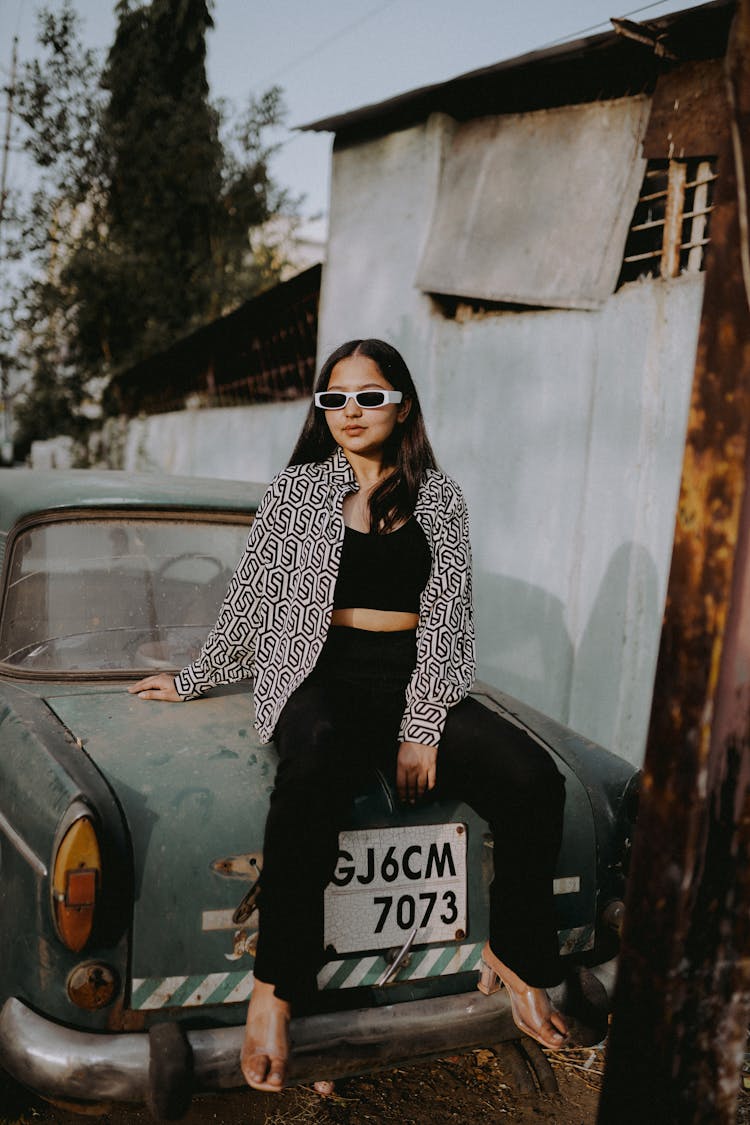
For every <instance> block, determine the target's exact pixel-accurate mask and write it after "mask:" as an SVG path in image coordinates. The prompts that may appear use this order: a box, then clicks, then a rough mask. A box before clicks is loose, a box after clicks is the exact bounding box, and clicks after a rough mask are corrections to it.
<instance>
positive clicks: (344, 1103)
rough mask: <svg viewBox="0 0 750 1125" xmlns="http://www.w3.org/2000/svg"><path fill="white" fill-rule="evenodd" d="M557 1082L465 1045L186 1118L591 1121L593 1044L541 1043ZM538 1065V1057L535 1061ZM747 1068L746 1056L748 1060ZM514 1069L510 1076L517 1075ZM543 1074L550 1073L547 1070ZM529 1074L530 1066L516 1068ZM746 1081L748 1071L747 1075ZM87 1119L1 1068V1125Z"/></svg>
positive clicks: (746, 1100)
mask: <svg viewBox="0 0 750 1125" xmlns="http://www.w3.org/2000/svg"><path fill="white" fill-rule="evenodd" d="M544 1054H545V1056H546V1058H547V1061H548V1062H549V1064H550V1065H551V1067H552V1071H553V1073H554V1075H555V1078H556V1079H557V1083H558V1085H559V1091H558V1092H557V1093H547V1094H543V1093H540V1092H538V1090H537V1091H535V1092H529V1091H527V1092H525V1093H519V1091H518V1088H517V1083H518V1080H519V1077H518V1056H517V1054H516V1055H507V1052H506V1056H505V1057H504V1056H503V1055H502V1052H501V1054H500V1057H499V1056H498V1054H497V1053H496V1052H493V1051H490V1050H479V1051H472V1052H471V1053H470V1054H468V1055H462V1056H451V1057H450V1058H445V1059H440V1060H437V1061H434V1062H429V1063H423V1064H421V1065H419V1066H415V1067H411V1068H409V1069H408V1070H402V1069H398V1070H391V1071H387V1072H384V1073H382V1074H377V1075H370V1076H368V1077H365V1078H351V1079H347V1080H346V1081H342V1082H339V1083H337V1085H336V1091H335V1093H334V1095H333V1096H332V1097H330V1098H321V1097H319V1096H318V1095H317V1094H316V1093H315V1092H314V1091H313V1090H312V1089H311V1088H308V1087H302V1086H301V1087H297V1088H295V1089H291V1090H287V1091H285V1092H284V1093H283V1094H280V1095H275V1094H258V1093H253V1092H252V1091H240V1092H236V1093H230V1094H224V1095H221V1096H213V1095H212V1096H207V1097H201V1098H197V1099H195V1101H194V1102H193V1105H192V1107H191V1109H190V1111H189V1113H188V1114H187V1116H186V1117H185V1118H184V1119H183V1120H184V1122H185V1125H373V1123H380V1122H384V1123H388V1122H394V1123H395V1122H398V1123H399V1125H456V1123H457V1122H472V1123H473V1122H482V1123H484V1122H487V1123H490V1122H501V1121H508V1122H513V1123H515V1125H543V1123H544V1122H548V1123H551V1125H594V1123H595V1122H596V1108H597V1101H598V1091H599V1088H600V1083H601V1075H602V1072H603V1068H604V1053H603V1050H602V1049H601V1048H599V1047H595V1048H588V1047H580V1048H571V1049H569V1050H565V1051H558V1052H549V1051H546V1052H544ZM541 1069H542V1071H543V1072H544V1069H545V1068H544V1065H543V1064H542V1068H541ZM748 1070H750V1060H749V1061H748ZM514 1074H515V1077H514ZM547 1074H548V1072H547ZM521 1081H522V1084H523V1083H527V1084H528V1083H529V1082H531V1083H532V1084H533V1080H532V1079H531V1076H530V1072H529V1071H528V1069H527V1070H526V1071H524V1073H523V1074H522V1075H521ZM748 1084H749V1085H750V1074H749V1075H748ZM84 1120H85V1119H84V1118H82V1117H80V1116H79V1115H78V1114H73V1113H71V1112H69V1111H67V1110H64V1109H62V1108H60V1107H57V1106H51V1105H48V1104H47V1103H46V1102H43V1101H41V1100H40V1099H38V1098H36V1097H34V1096H32V1095H30V1094H28V1093H27V1092H26V1091H24V1090H22V1089H21V1088H20V1087H18V1086H17V1085H15V1084H14V1083H12V1082H10V1080H9V1079H7V1078H5V1077H4V1076H3V1075H2V1074H0V1125H81V1123H82V1122H83V1121H84ZM98 1120H99V1121H100V1122H102V1123H103V1125H149V1122H150V1121H151V1120H152V1119H151V1117H150V1116H149V1113H148V1111H147V1110H146V1109H130V1108H126V1107H124V1106H113V1107H112V1108H111V1109H110V1110H109V1111H108V1112H106V1113H105V1114H104V1116H100V1117H99V1118H98ZM737 1125H750V1092H748V1091H745V1090H744V1089H740V1093H739V1102H738V1114H737Z"/></svg>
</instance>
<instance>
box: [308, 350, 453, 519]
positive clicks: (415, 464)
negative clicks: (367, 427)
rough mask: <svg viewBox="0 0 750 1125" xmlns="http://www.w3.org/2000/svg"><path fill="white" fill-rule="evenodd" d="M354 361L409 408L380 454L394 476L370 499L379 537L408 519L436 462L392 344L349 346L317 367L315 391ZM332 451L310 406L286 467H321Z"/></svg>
mask: <svg viewBox="0 0 750 1125" xmlns="http://www.w3.org/2000/svg"><path fill="white" fill-rule="evenodd" d="M355 355H362V356H366V358H367V359H371V360H372V361H373V363H376V364H377V366H378V368H379V369H380V373H381V375H382V376H383V378H384V379H387V380H388V382H389V383H390V384H391V386H392V387H393V388H394V390H397V391H402V392H403V396H404V398H403V401H404V402H407V401H408V402H409V403H410V406H409V412H408V414H407V415H406V418H405V419H404V420H403V422H397V423H396V427H395V429H394V431H393V433H392V434H391V437H390V438H389V440H388V442H387V444H386V446H385V449H384V451H383V464H384V466H388V467H393V472H391V473H389V474H388V476H386V478H385V480H383V481H382V482H381V483H380V484H379V485H378V487H377V488H375V489H373V491H372V494H371V495H370V504H369V507H370V532H371V533H372V534H375V535H377V534H379V533H380V534H382V533H385V532H387V531H390V530H391V529H392V528H393V527H394V526H395V525H396V524H399V523H403V521H404V520H407V519H409V517H410V516H411V514H412V512H413V511H414V506H415V505H416V502H417V493H418V492H419V486H420V485H421V484H422V481H423V480H424V478H425V474H426V473H427V471H428V469H436V468H437V462H436V461H435V454H434V453H433V452H432V446H431V445H430V441H429V438H428V437H427V431H426V429H425V424H424V417H423V415H422V408H421V406H420V405H419V396H418V395H417V389H416V387H415V386H414V380H413V379H412V377H411V373H410V371H409V368H408V367H407V366H406V363H405V362H404V359H403V356H402V355H401V354H400V353H399V352H397V351H396V349H395V348H394V347H392V346H391V344H386V342H385V341H384V340H349V341H348V342H347V343H346V344H341V346H340V347H338V348H336V350H335V351H334V352H331V354H330V355H329V357H328V359H327V360H326V361H325V363H324V364H323V366H322V367H321V369H320V374H319V375H318V379H317V382H316V384H315V390H316V391H324V390H326V389H327V387H328V383H329V380H330V378H331V372H332V371H333V369H334V367H335V366H336V364H337V363H339V362H340V361H341V360H342V359H348V358H349V357H350V356H355ZM335 448H336V442H335V441H334V439H333V435H332V434H331V431H330V430H329V428H328V423H327V422H326V420H325V417H324V414H323V411H322V410H318V409H317V407H316V406H315V402H314V401H313V402H312V403H311V405H310V410H309V412H308V415H307V418H306V419H305V423H304V425H303V427H302V432H301V433H300V435H299V438H298V439H297V444H296V445H295V447H294V452H293V453H292V456H291V458H290V459H289V464H290V465H307V464H309V463H310V462H313V461H324V460H325V459H326V457H329V456H330V455H331V453H333V451H334V449H335Z"/></svg>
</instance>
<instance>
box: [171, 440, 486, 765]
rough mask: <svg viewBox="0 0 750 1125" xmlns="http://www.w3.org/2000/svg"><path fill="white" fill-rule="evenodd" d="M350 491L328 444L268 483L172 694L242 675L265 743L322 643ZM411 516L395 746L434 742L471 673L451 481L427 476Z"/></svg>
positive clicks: (468, 616)
mask: <svg viewBox="0 0 750 1125" xmlns="http://www.w3.org/2000/svg"><path fill="white" fill-rule="evenodd" d="M357 488H358V485H357V481H356V478H355V476H354V473H353V471H352V468H351V466H350V464H349V462H348V461H347V459H346V457H345V455H344V453H343V451H342V450H341V449H340V448H337V449H336V450H335V451H334V452H333V453H332V454H331V456H330V457H328V458H327V459H326V460H325V461H321V462H313V463H310V464H306V465H294V466H292V467H291V468H288V469H284V470H283V471H282V472H281V473H279V474H278V476H276V477H275V478H274V480H273V481H272V483H271V485H270V486H269V488H268V490H267V491H266V493H265V495H264V497H263V500H262V501H261V504H260V507H259V508H258V511H257V513H256V516H255V519H254V520H253V523H252V525H251V528H250V534H249V536H248V540H247V547H246V548H245V553H244V555H243V556H242V558H241V559H240V562H239V564H238V566H237V569H236V571H235V573H234V575H233V577H232V580H231V582H230V583H229V587H228V590H227V593H226V597H225V598H224V602H223V604H222V606H221V610H220V611H219V616H218V619H217V621H216V624H215V626H214V627H213V629H212V630H211V632H210V633H209V635H208V637H207V638H206V641H205V644H204V645H203V648H202V650H201V652H200V655H199V656H198V657H197V659H196V660H194V661H193V663H192V664H189V665H188V666H187V667H186V668H183V670H182V671H181V672H180V673H179V675H178V676H177V677H176V679H175V686H176V689H177V691H178V693H179V694H180V695H181V696H182V697H183V699H194V698H196V697H197V696H199V695H202V694H203V693H204V692H205V691H208V690H209V688H211V687H214V686H216V685H217V684H228V683H236V682H237V681H238V680H243V679H247V678H249V677H254V679H255V684H254V698H255V725H256V727H257V730H258V733H259V735H260V737H261V739H262V740H263V741H264V742H270V740H271V738H272V736H273V731H274V727H275V726H276V722H277V720H278V718H279V715H280V714H281V711H282V709H283V707H284V705H285V703H286V702H287V700H288V699H289V697H290V695H291V694H292V692H294V691H295V690H296V689H297V688H298V687H299V685H300V684H301V683H302V681H303V680H304V679H305V678H306V677H307V676H308V675H309V674H310V672H311V671H312V669H313V668H314V667H315V663H316V661H317V659H318V656H319V655H320V651H321V649H322V647H323V643H324V641H325V638H326V634H327V632H328V625H329V622H330V619H331V612H332V610H333V595H334V587H335V585H336V578H337V575H338V569H339V562H340V559H341V548H342V545H343V541H344V520H343V516H342V504H343V500H344V497H345V496H346V495H347V493H349V492H352V491H356V490H357ZM414 516H415V518H416V520H417V521H418V523H419V524H420V526H421V528H422V530H423V531H424V533H425V537H426V539H427V543H428V545H429V548H430V553H431V555H432V566H431V569H430V575H429V578H428V580H427V584H426V586H425V588H424V590H423V592H422V595H421V598H420V606H419V625H418V627H417V662H416V666H415V668H414V672H413V673H412V676H411V679H410V680H409V684H408V686H407V689H406V707H405V710H404V715H403V719H402V722H401V727H400V730H399V740H400V741H402V742H403V741H409V742H420V743H425V744H427V745H430V746H437V745H438V744H439V741H440V735H441V733H442V730H443V726H444V725H445V719H446V716H447V714H448V710H449V709H450V708H451V707H452V706H454V704H456V703H459V702H460V701H461V700H462V699H463V698H464V696H465V695H466V694H467V693H468V691H469V689H470V688H471V685H472V682H473V680H474V673H475V650H474V620H473V608H472V595H471V547H470V544H469V527H468V514H467V510H466V504H465V502H464V498H463V496H462V494H461V490H460V489H459V487H458V485H457V484H455V482H454V481H452V480H451V479H450V478H449V477H446V476H445V475H444V474H443V473H440V472H438V471H436V470H430V471H429V472H428V473H427V474H426V477H425V480H424V482H423V483H422V485H421V487H420V489H419V494H418V497H417V503H416V507H415V509H414Z"/></svg>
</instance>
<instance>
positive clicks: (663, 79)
mask: <svg viewBox="0 0 750 1125" xmlns="http://www.w3.org/2000/svg"><path fill="white" fill-rule="evenodd" d="M726 121H727V101H726V95H725V92H724V69H723V62H722V60H721V59H703V60H701V61H699V62H687V63H682V64H681V65H680V66H677V67H674V68H673V69H671V70H669V71H667V72H666V73H664V74H661V75H660V76H659V78H658V80H657V83H656V89H655V90H654V95H653V98H652V101H651V116H650V117H649V121H648V127H647V129H646V136H645V137H644V140H643V155H644V156H645V157H646V159H647V160H667V159H672V160H683V159H685V158H686V157H690V156H712V155H715V154H716V146H717V142H718V138H719V137H720V136H721V134H722V132H724V131H725V130H726Z"/></svg>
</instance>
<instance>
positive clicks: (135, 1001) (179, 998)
mask: <svg viewBox="0 0 750 1125" xmlns="http://www.w3.org/2000/svg"><path fill="white" fill-rule="evenodd" d="M483 944H484V943H483V942H480V943H479V944H478V945H447V946H431V947H430V948H428V949H418V950H417V951H416V952H415V953H412V954H411V959H410V961H409V963H408V964H406V965H403V966H402V967H401V968H400V969H399V971H398V973H397V974H396V980H398V981H399V982H400V981H405V980H418V979H421V978H423V977H438V976H447V975H449V974H451V973H462V972H469V971H471V970H472V969H478V968H479V962H480V961H481V958H482V946H483ZM388 965H389V962H388V961H387V960H386V959H385V957H383V956H381V955H377V956H372V957H360V958H356V959H355V958H348V959H347V960H341V961H328V962H327V963H326V964H325V965H324V966H323V968H322V969H321V970H320V972H319V973H318V987H319V988H320V989H321V990H323V989H325V990H329V989H334V988H360V987H363V986H366V985H372V984H374V983H375V981H376V980H377V979H378V977H379V976H380V975H381V973H382V972H383V971H384V970H385V969H386V968H387V967H388ZM252 990H253V973H252V971H250V972H242V973H207V974H203V975H201V976H188V977H134V978H133V994H132V998H131V1001H130V1007H131V1009H132V1010H133V1011H153V1010H154V1009H156V1008H198V1007H203V1006H205V1005H208V1004H236V1003H239V1002H241V1001H243V1000H247V999H248V997H249V996H250V993H251V992H252Z"/></svg>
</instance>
